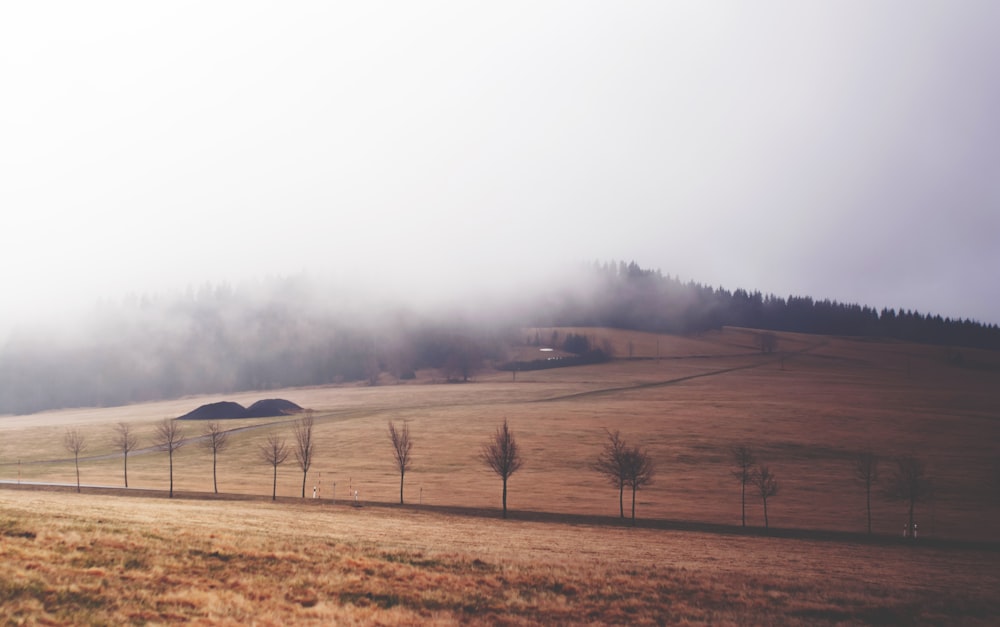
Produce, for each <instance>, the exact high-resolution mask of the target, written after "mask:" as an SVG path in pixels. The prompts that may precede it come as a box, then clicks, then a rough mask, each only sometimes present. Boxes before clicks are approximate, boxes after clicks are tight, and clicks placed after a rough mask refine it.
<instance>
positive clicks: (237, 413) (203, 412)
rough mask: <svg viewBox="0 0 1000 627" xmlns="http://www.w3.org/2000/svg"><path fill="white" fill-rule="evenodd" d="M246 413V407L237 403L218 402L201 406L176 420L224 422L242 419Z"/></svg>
mask: <svg viewBox="0 0 1000 627" xmlns="http://www.w3.org/2000/svg"><path fill="white" fill-rule="evenodd" d="M246 413H247V409H246V407H244V406H243V405H240V404H239V403H234V402H232V401H220V402H218V403H209V404H208V405H202V406H201V407H199V408H198V409H196V410H194V411H192V412H188V413H186V414H184V415H183V416H181V417H180V418H178V420H225V419H227V418H243V417H245V416H246Z"/></svg>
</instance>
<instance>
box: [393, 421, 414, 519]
mask: <svg viewBox="0 0 1000 627" xmlns="http://www.w3.org/2000/svg"><path fill="white" fill-rule="evenodd" d="M389 439H390V440H392V452H393V455H394V456H395V458H396V468H398V469H399V504H400V505H402V504H403V476H404V475H406V471H407V470H409V469H410V461H411V460H410V448H411V447H412V446H413V440H411V439H410V426H409V425H408V424H406V423H405V422H404V423H403V426H402V428H400V429H397V428H396V425H394V424H392V422H391V421H390V422H389Z"/></svg>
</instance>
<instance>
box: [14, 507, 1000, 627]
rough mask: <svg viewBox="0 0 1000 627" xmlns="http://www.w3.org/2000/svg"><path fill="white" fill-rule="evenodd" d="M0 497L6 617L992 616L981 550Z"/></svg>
mask: <svg viewBox="0 0 1000 627" xmlns="http://www.w3.org/2000/svg"><path fill="white" fill-rule="evenodd" d="M0 511H2V512H3V520H4V523H3V532H2V534H3V536H2V542H0V560H2V561H0V563H2V564H3V565H4V566H3V569H2V570H0V604H2V605H0V606H2V607H3V613H4V616H5V618H6V620H7V621H8V622H10V623H14V624H16V623H19V622H24V621H30V622H36V623H40V622H47V621H51V622H58V623H73V624H81V623H83V624H86V623H146V622H154V623H159V622H176V621H184V622H194V623H196V624H199V623H201V624H209V623H213V624H215V623H221V624H244V623H248V622H253V623H256V624H288V623H296V624H310V623H315V624H322V623H327V624H329V623H332V622H335V623H338V624H373V623H375V624H387V625H401V624H414V623H421V624H440V625H448V624H458V623H502V624H539V623H546V624H551V623H575V624H579V623H584V624H586V623H593V624H609V623H618V624H620V623H629V624H662V623H664V622H670V623H680V624H743V623H755V624H762V623H783V624H837V623H843V622H849V623H855V622H892V623H900V622H902V623H914V622H945V623H951V622H954V623H962V624H990V623H993V622H994V621H995V619H996V618H997V617H1000V600H998V599H996V597H995V590H996V589H997V586H998V585H1000V573H998V571H997V569H996V567H995V554H991V553H986V554H981V553H976V552H971V551H942V550H936V549H927V548H920V547H878V546H859V545H852V544H849V543H822V542H808V541H790V540H778V539H771V538H753V537H719V536H712V535H709V534H702V533H692V532H686V533H676V532H665V531H654V530H644V529H626V528H602V527H591V526H587V525H575V526H567V525H559V524H544V523H531V522H522V521H501V520H482V519H470V518H464V517H453V516H445V515H439V514H432V513H427V512H420V511H408V510H386V509H382V508H353V507H343V506H328V507H314V506H309V505H305V504H279V505H271V504H270V503H266V502H227V501H221V502H205V501H186V500H174V501H170V500H167V499H129V498H116V497H106V496H93V495H83V496H80V495H76V494H65V493H54V492H38V493H32V492H24V491H0ZM29 532H30V533H29ZM31 534H34V535H33V536H32V535H31ZM931 592H932V593H931Z"/></svg>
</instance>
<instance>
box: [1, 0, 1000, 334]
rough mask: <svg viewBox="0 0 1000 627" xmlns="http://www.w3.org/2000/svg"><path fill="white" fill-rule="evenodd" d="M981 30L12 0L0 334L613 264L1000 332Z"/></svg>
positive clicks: (991, 35) (999, 230) (972, 24)
mask: <svg viewBox="0 0 1000 627" xmlns="http://www.w3.org/2000/svg"><path fill="white" fill-rule="evenodd" d="M998 26H1000V5H997V4H996V3H994V2H973V1H969V2H962V3H923V2H917V3H913V2H838V3H824V4H813V3H785V2H764V3H752V4H747V3H735V2H734V3H711V4H706V3H661V2H635V3H627V4H626V5H621V4H612V3H603V4H601V3H579V2H553V3H527V2H505V3H498V4H496V5H491V6H485V7H484V6H479V5H478V4H470V3H457V2H431V3H361V4H359V5H357V6H355V5H344V4H342V3H318V2H317V3H310V2H305V3H296V4H295V5H291V6H287V5H277V4H268V3H257V2H239V3H236V2H232V3H225V2H223V3H211V4H205V3H195V2H174V3H168V4H163V5H157V6H148V5H145V4H136V3H127V2H95V3H70V2H65V3H45V4H38V3H14V4H8V5H5V6H4V7H3V8H2V9H0V84H2V85H3V86H4V94H5V95H4V97H3V98H2V99H0V138H2V139H0V170H2V179H0V207H2V211H3V217H4V220H3V222H4V228H3V230H2V233H3V245H2V246H0V268H2V270H0V271H2V273H3V275H2V276H3V279H4V285H5V290H6V292H5V298H4V306H3V309H4V311H3V314H2V317H3V319H4V322H5V324H6V325H7V328H10V326H9V325H10V324H12V321H17V323H18V324H20V325H24V324H25V323H26V321H27V322H30V323H31V324H38V323H40V321H44V320H46V319H52V320H58V321H59V323H58V324H59V325H62V326H64V327H65V326H66V325H70V326H72V325H73V324H75V321H76V320H78V318H79V316H82V315H85V314H86V312H93V311H98V310H99V304H100V303H101V302H119V301H121V300H122V299H125V298H128V297H129V295H130V294H131V295H134V296H136V297H139V296H141V295H151V296H154V297H155V296H157V295H161V296H162V295H169V294H183V293H184V292H185V291H186V290H194V291H197V290H198V289H199V288H200V287H201V286H204V285H206V284H208V285H216V286H217V285H220V284H227V285H252V284H253V283H254V282H255V281H266V280H268V278H274V277H296V276H300V275H304V276H309V277H311V279H315V280H318V281H321V282H323V283H324V284H330V285H339V286H343V289H342V290H340V291H337V292H336V293H337V294H340V295H343V294H345V293H356V294H360V293H362V292H364V293H366V294H371V293H374V294H378V295H379V296H378V298H380V299H383V300H385V299H388V300H391V301H393V302H408V303H414V306H418V307H431V306H432V304H434V303H442V302H448V303H455V302H466V303H467V302H470V301H473V302H481V301H482V300H484V299H485V298H487V296H486V295H493V296H492V297H493V298H495V299H496V300H499V301H503V300H510V299H513V298H515V297H513V296H510V294H512V293H513V292H514V291H515V289H516V288H518V287H520V286H521V285H522V283H523V282H525V281H531V282H532V283H533V284H536V285H537V284H544V283H545V282H546V281H550V280H555V279H552V278H551V274H552V273H554V274H556V275H557V276H561V275H562V273H563V272H564V271H565V268H567V267H570V268H571V267H575V266H576V265H577V264H580V263H586V262H592V261H594V260H602V261H605V260H618V259H625V260H633V259H634V260H635V261H637V262H638V263H639V264H640V265H642V266H643V267H647V268H660V269H662V270H663V271H664V272H665V273H671V274H674V275H679V276H681V277H683V278H684V279H690V280H694V281H698V282H701V283H704V284H708V285H720V286H724V287H726V288H728V289H735V288H739V287H742V288H746V289H751V290H761V291H763V292H765V293H775V294H778V295H790V294H797V295H809V296H813V297H816V298H831V299H835V300H839V301H843V302H857V303H863V304H868V305H872V306H874V307H879V308H880V307H897V308H908V309H919V310H920V311H924V312H932V313H940V314H942V315H946V316H952V317H959V318H965V317H968V318H973V319H978V320H982V321H985V322H998V321H1000V285H998V283H997V281H996V280H995V276H994V274H995V272H996V269H997V268H1000V246H997V242H998V236H1000V211H997V207H998V205H1000V130H998V129H1000V126H998V123H997V118H996V111H998V110H1000V85H998V81H1000V74H998V73H997V72H996V71H995V67H996V59H998V58H1000V40H998V39H997V38H996V36H995V34H996V32H997V28H998ZM331 291H332V290H331ZM499 294H503V296H500V295H499ZM360 300H365V301H366V302H367V301H368V300H369V297H367V296H366V297H365V298H364V299H360V297H359V302H360ZM86 315H89V314H86ZM19 328H23V326H22V327H19ZM66 332H69V331H66Z"/></svg>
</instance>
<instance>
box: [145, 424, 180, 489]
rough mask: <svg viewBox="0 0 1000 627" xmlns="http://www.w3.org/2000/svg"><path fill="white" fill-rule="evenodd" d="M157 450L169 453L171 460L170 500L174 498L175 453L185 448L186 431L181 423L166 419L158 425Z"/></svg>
mask: <svg viewBox="0 0 1000 627" xmlns="http://www.w3.org/2000/svg"><path fill="white" fill-rule="evenodd" d="M153 437H154V440H155V442H156V448H157V449H159V450H161V451H166V452H167V457H168V458H169V459H170V498H174V451H176V450H177V449H179V448H180V447H182V446H184V444H185V441H184V430H183V429H181V425H180V423H179V422H177V421H176V420H174V419H172V418H164V419H163V421H162V422H160V424H158V425H156V432H155V433H154V435H153Z"/></svg>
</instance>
